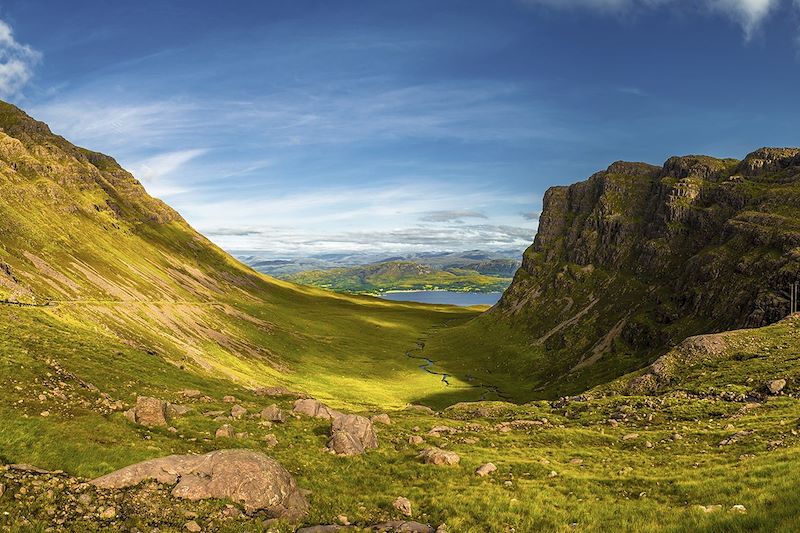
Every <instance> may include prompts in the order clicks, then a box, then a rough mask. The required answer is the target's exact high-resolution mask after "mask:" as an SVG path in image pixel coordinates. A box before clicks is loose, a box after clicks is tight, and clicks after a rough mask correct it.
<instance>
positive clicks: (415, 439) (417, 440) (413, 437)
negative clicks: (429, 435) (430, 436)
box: [408, 435, 425, 444]
mask: <svg viewBox="0 0 800 533" xmlns="http://www.w3.org/2000/svg"><path fill="white" fill-rule="evenodd" d="M423 442H425V439H423V438H422V437H420V436H419V435H411V436H410V437H408V443H409V444H422V443H423Z"/></svg>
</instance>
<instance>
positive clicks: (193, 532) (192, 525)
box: [183, 520, 203, 533]
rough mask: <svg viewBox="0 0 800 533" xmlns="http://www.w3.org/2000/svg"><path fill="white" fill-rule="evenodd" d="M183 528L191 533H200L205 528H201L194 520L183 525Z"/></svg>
mask: <svg viewBox="0 0 800 533" xmlns="http://www.w3.org/2000/svg"><path fill="white" fill-rule="evenodd" d="M183 528H184V529H185V530H186V531H188V532H189V533H200V531H203V528H201V527H200V524H198V523H197V522H195V521H194V520H189V521H188V522H186V523H185V524H184V525H183Z"/></svg>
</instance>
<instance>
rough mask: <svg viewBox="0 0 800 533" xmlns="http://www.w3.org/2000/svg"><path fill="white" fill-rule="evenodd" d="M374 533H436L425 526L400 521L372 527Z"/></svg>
mask: <svg viewBox="0 0 800 533" xmlns="http://www.w3.org/2000/svg"><path fill="white" fill-rule="evenodd" d="M372 529H373V530H374V531H402V532H407V533H436V532H435V530H434V529H433V528H432V527H431V526H429V525H427V524H421V523H419V522H405V521H402V520H394V521H391V522H383V523H381V524H375V525H374V526H372Z"/></svg>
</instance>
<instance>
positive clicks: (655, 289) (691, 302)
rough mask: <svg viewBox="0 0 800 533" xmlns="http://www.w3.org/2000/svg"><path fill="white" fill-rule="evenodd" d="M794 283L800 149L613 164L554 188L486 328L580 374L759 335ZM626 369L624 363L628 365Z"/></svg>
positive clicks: (780, 312)
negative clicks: (524, 337) (732, 332)
mask: <svg viewBox="0 0 800 533" xmlns="http://www.w3.org/2000/svg"><path fill="white" fill-rule="evenodd" d="M795 280H800V149H774V148H764V149H761V150H758V151H756V152H754V153H752V154H750V155H748V156H747V157H746V158H745V159H744V160H743V161H741V162H739V161H736V160H720V159H715V158H711V157H707V156H687V157H673V158H671V159H669V160H668V161H667V162H666V163H665V164H664V165H663V167H661V168H659V167H654V166H650V165H646V164H642V163H624V162H618V163H614V164H613V165H611V166H610V167H609V168H608V169H607V170H605V171H603V172H598V173H597V174H595V175H593V176H591V177H590V178H589V179H588V180H586V181H584V182H581V183H577V184H574V185H571V186H569V187H553V188H551V189H550V190H548V191H547V193H546V194H545V197H544V209H543V213H542V215H541V218H540V225H539V232H538V234H537V235H536V238H535V241H534V243H533V245H532V246H531V247H530V248H529V249H528V250H527V251H526V252H525V256H524V259H523V263H522V267H521V268H520V269H519V271H518V272H517V274H516V276H515V279H514V282H513V283H512V285H511V287H510V288H509V289H508V291H507V292H506V293H505V295H504V296H503V298H502V299H501V301H500V302H499V303H498V305H497V306H496V307H495V308H494V309H493V310H492V311H491V313H490V315H491V316H495V317H499V318H500V319H501V320H505V321H507V322H509V321H510V323H511V324H513V325H514V327H515V328H517V329H523V330H525V331H526V332H527V333H529V334H530V335H531V336H532V337H533V338H534V339H535V341H534V343H533V345H539V346H541V347H542V348H543V349H544V350H545V352H551V356H552V357H553V358H554V359H557V360H560V361H561V362H562V363H564V364H566V366H567V367H569V368H570V370H571V371H572V372H576V371H579V370H584V369H586V368H588V367H591V366H592V365H594V364H595V363H597V362H598V361H601V360H605V362H606V363H608V361H609V360H610V359H611V360H613V359H614V358H615V357H617V356H618V355H620V354H622V355H621V356H620V357H617V362H616V363H611V364H612V366H613V365H616V366H617V367H618V368H619V369H620V370H623V369H627V368H630V367H632V366H636V365H637V364H644V363H645V362H649V361H650V360H652V359H653V358H654V357H656V356H657V355H659V354H660V353H663V351H664V350H665V349H666V348H667V347H669V346H671V345H673V344H675V343H677V342H680V340H682V339H683V338H685V337H687V336H689V335H696V334H701V333H708V332H714V331H722V330H726V329H733V328H738V327H754V326H762V325H765V324H769V323H772V322H775V321H777V320H780V319H781V318H783V317H784V316H786V314H787V313H788V312H789V300H788V292H787V289H788V287H789V284H790V283H791V282H793V281H795ZM622 359H625V361H624V362H623V361H622Z"/></svg>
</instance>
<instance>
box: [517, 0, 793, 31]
mask: <svg viewBox="0 0 800 533" xmlns="http://www.w3.org/2000/svg"><path fill="white" fill-rule="evenodd" d="M521 1H522V2H523V3H525V4H528V5H538V6H546V7H549V8H553V9H592V10H595V11H599V12H605V13H614V14H619V13H625V12H633V11H636V10H642V9H653V8H659V7H670V8H675V9H697V8H700V9H702V10H705V11H708V12H713V13H719V14H722V15H725V16H728V17H730V18H731V19H733V20H734V21H735V22H737V23H738V24H739V25H740V26H741V28H742V31H743V32H744V35H745V38H746V39H748V40H749V39H750V38H751V37H752V36H753V33H754V32H755V31H756V30H757V29H758V28H759V27H760V26H761V24H762V23H763V22H764V20H766V18H767V17H768V16H769V15H770V13H772V11H774V10H775V8H777V7H778V6H779V5H781V4H782V3H784V1H785V0H699V1H695V0H691V1H690V0H521ZM793 2H794V4H795V5H796V6H797V5H798V2H797V0H793Z"/></svg>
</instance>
